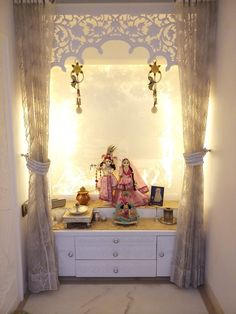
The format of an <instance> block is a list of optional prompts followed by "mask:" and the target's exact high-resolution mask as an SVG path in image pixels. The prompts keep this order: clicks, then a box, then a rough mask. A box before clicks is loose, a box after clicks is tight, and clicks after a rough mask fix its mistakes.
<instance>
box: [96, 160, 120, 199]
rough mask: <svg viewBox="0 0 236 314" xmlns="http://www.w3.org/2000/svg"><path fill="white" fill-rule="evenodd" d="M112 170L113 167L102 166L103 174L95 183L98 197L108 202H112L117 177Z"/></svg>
mask: <svg viewBox="0 0 236 314" xmlns="http://www.w3.org/2000/svg"><path fill="white" fill-rule="evenodd" d="M104 165H105V163H104ZM113 172H114V169H113V168H111V167H106V166H105V167H103V175H102V177H101V178H99V180H98V185H97V186H98V189H99V198H100V199H101V200H103V201H107V202H110V203H113V202H114V189H115V188H116V186H117V179H116V177H115V176H114V174H113Z"/></svg>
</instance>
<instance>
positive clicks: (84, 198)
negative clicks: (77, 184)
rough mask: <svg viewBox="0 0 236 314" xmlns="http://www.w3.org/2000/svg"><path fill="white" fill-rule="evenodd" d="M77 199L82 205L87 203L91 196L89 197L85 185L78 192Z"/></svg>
mask: <svg viewBox="0 0 236 314" xmlns="http://www.w3.org/2000/svg"><path fill="white" fill-rule="evenodd" d="M76 200H77V201H78V203H79V204H80V205H87V204H88V202H89V200H90V197H89V192H88V191H86V189H85V187H84V186H82V187H81V188H80V190H79V191H78V192H77V196H76Z"/></svg>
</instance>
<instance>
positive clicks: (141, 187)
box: [114, 158, 148, 206]
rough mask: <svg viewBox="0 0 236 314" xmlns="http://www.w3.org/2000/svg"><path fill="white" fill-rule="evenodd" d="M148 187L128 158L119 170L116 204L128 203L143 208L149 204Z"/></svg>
mask: <svg viewBox="0 0 236 314" xmlns="http://www.w3.org/2000/svg"><path fill="white" fill-rule="evenodd" d="M146 192H148V187H147V185H146V184H145V183H144V181H143V180H142V178H141V176H140V175H139V174H138V172H137V171H136V170H134V167H133V166H131V164H130V161H129V159H128V158H124V159H123V160H122V164H121V166H120V169H119V180H118V184H117V187H116V192H115V197H114V204H119V203H122V202H124V201H125V202H126V203H128V204H132V205H133V206H143V205H146V204H148V196H147V195H145V193H146Z"/></svg>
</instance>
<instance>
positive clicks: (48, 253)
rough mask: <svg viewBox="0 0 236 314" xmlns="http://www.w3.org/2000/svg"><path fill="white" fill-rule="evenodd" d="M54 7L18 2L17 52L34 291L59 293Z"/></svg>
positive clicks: (29, 268)
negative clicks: (52, 140) (53, 197)
mask: <svg viewBox="0 0 236 314" xmlns="http://www.w3.org/2000/svg"><path fill="white" fill-rule="evenodd" d="M52 9H53V5H52V4H51V3H49V4H45V2H44V1H40V0H38V1H34V0H31V1H19V0H18V1H17V0H16V1H14V14H15V29H16V48H17V55H18V61H19V69H20V71H19V73H20V75H19V77H20V83H21V92H22V103H23V108H24V119H25V128H26V138H27V141H28V154H27V155H26V156H25V157H26V160H27V167H28V169H29V173H30V175H29V195H28V221H27V249H26V250H27V272H28V288H29V290H30V291H31V292H34V293H36V292H40V291H46V290H56V289H57V288H58V277H57V267H56V259H55V252H54V243H53V234H52V230H51V216H50V211H49V193H48V181H47V171H48V168H49V165H50V161H49V159H48V124H49V86H50V64H51V50H52V39H53V15H52Z"/></svg>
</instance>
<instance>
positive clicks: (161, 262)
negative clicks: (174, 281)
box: [157, 235, 175, 276]
mask: <svg viewBox="0 0 236 314" xmlns="http://www.w3.org/2000/svg"><path fill="white" fill-rule="evenodd" d="M174 245H175V236H173V235H158V236H157V276H170V273H171V263H172V257H173V251H174Z"/></svg>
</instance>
